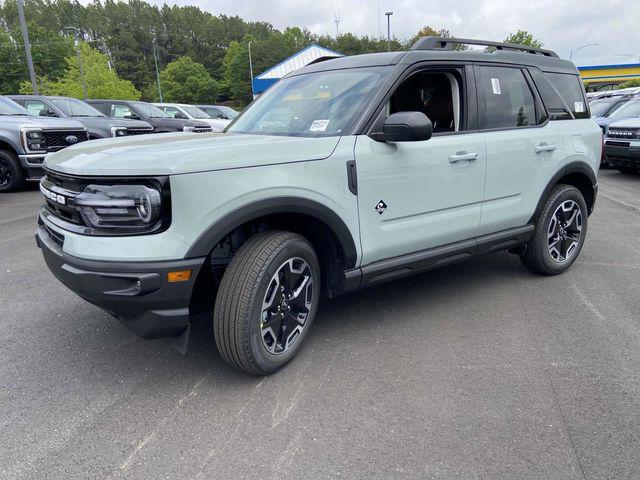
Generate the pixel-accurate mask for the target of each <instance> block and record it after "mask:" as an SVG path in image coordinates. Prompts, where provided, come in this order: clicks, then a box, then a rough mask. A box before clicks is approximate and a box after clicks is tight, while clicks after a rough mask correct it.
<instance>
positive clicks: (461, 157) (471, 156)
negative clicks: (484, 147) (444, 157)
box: [449, 152, 478, 163]
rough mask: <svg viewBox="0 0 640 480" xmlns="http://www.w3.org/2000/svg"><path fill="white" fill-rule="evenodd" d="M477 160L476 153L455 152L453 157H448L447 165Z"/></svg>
mask: <svg viewBox="0 0 640 480" xmlns="http://www.w3.org/2000/svg"><path fill="white" fill-rule="evenodd" d="M477 159H478V154H477V153H467V152H456V153H455V155H450V156H449V163H456V162H464V161H472V160H477Z"/></svg>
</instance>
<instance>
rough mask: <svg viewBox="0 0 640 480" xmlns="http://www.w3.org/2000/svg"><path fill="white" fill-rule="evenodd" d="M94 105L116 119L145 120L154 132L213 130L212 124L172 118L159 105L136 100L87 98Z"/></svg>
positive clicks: (202, 131) (201, 131)
mask: <svg viewBox="0 0 640 480" xmlns="http://www.w3.org/2000/svg"><path fill="white" fill-rule="evenodd" d="M87 103H88V104H89V105H91V106H92V107H94V108H96V109H97V110H100V111H101V112H102V113H103V114H105V115H107V116H109V117H113V118H116V119H135V120H144V121H145V122H148V123H149V124H150V125H151V126H152V127H153V133H168V132H196V133H207V132H211V131H212V129H211V125H209V124H208V123H205V122H199V121H197V120H188V119H181V118H172V117H170V116H169V115H167V114H166V113H164V112H163V111H162V110H160V109H159V108H158V107H156V106H154V105H151V104H150V103H146V102H139V101H134V100H87Z"/></svg>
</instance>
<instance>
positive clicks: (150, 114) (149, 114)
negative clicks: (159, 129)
mask: <svg viewBox="0 0 640 480" xmlns="http://www.w3.org/2000/svg"><path fill="white" fill-rule="evenodd" d="M132 103H133V106H134V107H135V108H136V110H138V111H139V112H140V114H141V115H142V116H143V117H145V118H168V117H169V115H167V114H166V113H164V112H163V111H162V110H160V109H159V108H158V107H156V106H155V105H151V104H150V103H145V102H132Z"/></svg>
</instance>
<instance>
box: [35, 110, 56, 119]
mask: <svg viewBox="0 0 640 480" xmlns="http://www.w3.org/2000/svg"><path fill="white" fill-rule="evenodd" d="M38 116H39V117H57V116H58V115H57V114H56V112H54V111H53V110H49V109H48V108H43V109H42V110H40V112H39V113H38Z"/></svg>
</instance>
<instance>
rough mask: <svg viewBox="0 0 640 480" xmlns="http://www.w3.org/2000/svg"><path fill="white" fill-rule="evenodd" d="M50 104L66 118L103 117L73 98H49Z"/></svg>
mask: <svg viewBox="0 0 640 480" xmlns="http://www.w3.org/2000/svg"><path fill="white" fill-rule="evenodd" d="M50 101H51V103H53V104H54V105H55V106H56V107H58V108H59V109H60V110H62V112H63V113H64V114H65V115H66V116H67V117H104V116H105V115H104V114H102V113H100V112H99V111H98V110H96V109H95V108H93V107H92V106H91V105H88V104H86V103H84V102H83V101H81V100H76V99H75V98H51V99H50Z"/></svg>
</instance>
